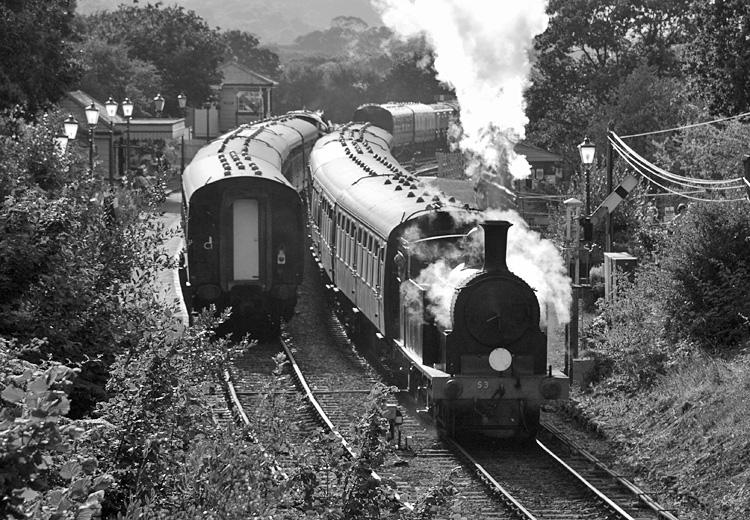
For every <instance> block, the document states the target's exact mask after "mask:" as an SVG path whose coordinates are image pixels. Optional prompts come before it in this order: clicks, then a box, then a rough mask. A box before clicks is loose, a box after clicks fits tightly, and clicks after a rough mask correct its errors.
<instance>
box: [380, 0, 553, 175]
mask: <svg viewBox="0 0 750 520" xmlns="http://www.w3.org/2000/svg"><path fill="white" fill-rule="evenodd" d="M371 2H372V4H373V6H374V7H375V8H377V9H378V10H379V11H380V12H381V15H382V17H383V21H384V23H385V24H386V25H388V26H389V27H391V28H392V29H393V30H394V31H395V32H396V33H397V34H399V35H401V36H402V37H404V38H407V37H410V36H414V35H417V34H424V35H425V36H426V38H427V39H428V41H429V42H430V43H431V44H432V45H433V47H434V49H435V53H436V59H435V68H436V69H437V71H438V79H439V80H440V81H443V82H445V83H447V84H449V85H451V86H452V87H453V88H454V89H455V91H456V95H457V97H458V101H459V103H460V105H461V124H462V127H463V131H462V134H461V138H460V142H459V146H460V148H461V149H462V150H463V151H464V152H467V154H466V155H468V157H469V158H470V159H471V160H472V161H473V162H472V163H470V164H469V166H468V167H467V173H469V174H472V173H479V172H482V171H486V170H488V171H490V172H492V173H494V174H496V175H501V176H503V177H507V174H508V173H509V174H510V175H511V176H512V177H513V178H518V179H522V178H526V177H528V176H529V174H530V167H529V164H528V162H527V161H526V159H525V157H523V156H519V155H517V154H516V153H515V152H514V151H513V146H514V144H515V143H516V142H518V141H519V140H522V139H523V138H524V136H525V131H524V127H525V126H526V123H527V122H528V119H527V117H526V115H525V113H524V108H525V107H524V101H523V90H524V88H525V87H526V86H527V85H528V77H529V72H530V70H531V65H530V63H529V57H528V51H529V50H530V48H531V45H532V41H533V38H534V36H536V35H537V34H540V33H542V32H544V30H545V29H546V27H547V23H548V16H547V14H546V12H545V7H546V3H547V2H546V0H526V1H524V2H518V1H515V0H371ZM503 180H505V179H503Z"/></svg>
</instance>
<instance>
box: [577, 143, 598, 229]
mask: <svg viewBox="0 0 750 520" xmlns="http://www.w3.org/2000/svg"><path fill="white" fill-rule="evenodd" d="M578 153H579V154H580V155H581V163H582V164H583V166H584V168H585V170H586V215H591V164H592V163H593V162H594V154H595V153H596V145H594V143H592V142H591V141H589V137H588V136H586V137H585V138H584V139H583V142H582V143H581V144H579V145H578Z"/></svg>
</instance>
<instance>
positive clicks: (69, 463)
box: [0, 337, 112, 518]
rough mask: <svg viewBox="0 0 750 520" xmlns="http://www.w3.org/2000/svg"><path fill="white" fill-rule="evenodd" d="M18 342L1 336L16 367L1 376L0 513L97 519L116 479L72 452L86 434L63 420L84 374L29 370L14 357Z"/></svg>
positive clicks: (0, 346)
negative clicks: (78, 378)
mask: <svg viewBox="0 0 750 520" xmlns="http://www.w3.org/2000/svg"><path fill="white" fill-rule="evenodd" d="M14 343H15V340H11V341H8V340H5V339H3V338H1V337H0V357H1V358H2V359H3V366H4V367H7V368H11V370H10V371H8V372H5V371H3V373H0V376H2V379H1V382H2V383H3V386H4V389H3V391H2V409H1V410H0V445H1V446H2V450H0V468H1V469H0V515H1V516H2V517H3V518H9V517H13V518H27V517H28V516H29V515H31V516H33V517H34V518H42V517H43V518H63V517H72V516H67V515H75V518H91V516H92V515H93V514H95V513H98V512H100V511H101V501H102V498H103V496H104V490H106V489H107V488H108V487H109V485H110V483H111V481H112V479H111V477H110V476H109V475H107V474H106V473H101V471H100V470H99V468H98V462H97V460H96V459H95V458H92V457H86V456H83V457H81V455H80V454H79V453H70V452H71V448H72V444H71V443H75V442H77V440H79V439H81V438H82V436H83V435H84V431H85V430H84V429H83V428H81V427H80V425H79V424H77V423H75V422H70V421H68V420H66V419H65V418H64V417H63V416H64V415H66V414H67V413H68V410H69V408H70V402H69V401H68V398H67V395H66V393H67V392H68V391H69V389H70V387H71V385H72V380H73V379H74V378H75V377H76V376H77V374H78V372H79V371H78V370H73V369H70V368H68V367H66V366H63V365H58V364H48V365H47V366H46V367H45V366H40V367H35V366H33V365H27V366H25V367H24V366H23V365H22V364H20V363H18V362H17V361H14V360H13V359H9V356H8V353H9V351H10V349H9V347H11V348H13V344H14ZM7 368H6V370H7ZM14 368H15V370H16V373H15V374H13V369H14Z"/></svg>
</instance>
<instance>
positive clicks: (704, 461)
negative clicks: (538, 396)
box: [575, 354, 750, 520]
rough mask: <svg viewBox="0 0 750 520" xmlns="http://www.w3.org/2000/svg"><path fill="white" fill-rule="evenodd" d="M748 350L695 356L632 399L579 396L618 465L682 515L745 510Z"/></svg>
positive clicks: (749, 472)
mask: <svg viewBox="0 0 750 520" xmlns="http://www.w3.org/2000/svg"><path fill="white" fill-rule="evenodd" d="M748 393H750V355H748V354H743V355H740V356H738V357H737V358H735V359H734V360H732V361H723V360H717V359H711V358H708V357H699V358H695V359H694V360H693V362H692V363H690V364H687V365H685V366H683V367H682V368H680V369H677V370H675V371H674V372H673V373H670V374H668V375H667V376H663V377H662V378H661V379H660V381H659V382H658V383H657V384H656V385H655V386H654V387H653V388H652V389H650V390H648V391H645V392H644V393H640V394H638V395H634V396H630V397H628V396H626V395H624V394H610V395H601V394H596V393H591V394H590V393H580V392H578V393H577V395H576V396H575V398H576V399H578V400H579V402H580V406H581V407H582V408H583V409H584V411H585V413H586V414H587V415H588V416H591V417H594V420H595V421H597V422H598V423H600V424H601V425H602V428H603V430H604V431H605V432H606V435H607V436H608V437H609V438H611V439H612V440H614V441H615V442H616V443H617V445H618V447H619V448H620V452H621V462H622V463H623V464H624V465H625V466H626V467H627V468H628V470H629V471H631V472H632V473H634V474H635V475H636V476H637V477H638V480H639V481H640V482H641V483H643V487H644V488H645V489H648V490H651V491H654V490H655V491H657V492H658V493H660V494H659V495H658V501H659V502H660V503H662V505H665V506H666V505H668V504H670V503H671V504H672V505H673V506H675V507H676V508H677V510H678V511H679V514H678V516H679V518H680V519H681V520H697V519H714V518H717V519H718V518H721V519H722V520H730V519H737V520H740V519H743V520H744V519H745V518H747V512H748V511H750V435H749V433H750V400H749V399H748Z"/></svg>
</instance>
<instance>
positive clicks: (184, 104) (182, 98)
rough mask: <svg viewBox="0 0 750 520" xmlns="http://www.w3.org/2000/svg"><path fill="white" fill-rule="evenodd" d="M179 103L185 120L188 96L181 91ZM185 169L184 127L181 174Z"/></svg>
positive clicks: (181, 141)
mask: <svg viewBox="0 0 750 520" xmlns="http://www.w3.org/2000/svg"><path fill="white" fill-rule="evenodd" d="M177 103H178V104H179V105H180V113H181V114H182V118H183V121H184V119H185V107H187V96H186V95H185V94H183V93H182V92H180V95H179V96H177ZM183 171H185V129H184V128H183V129H182V135H180V175H182V172H183Z"/></svg>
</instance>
